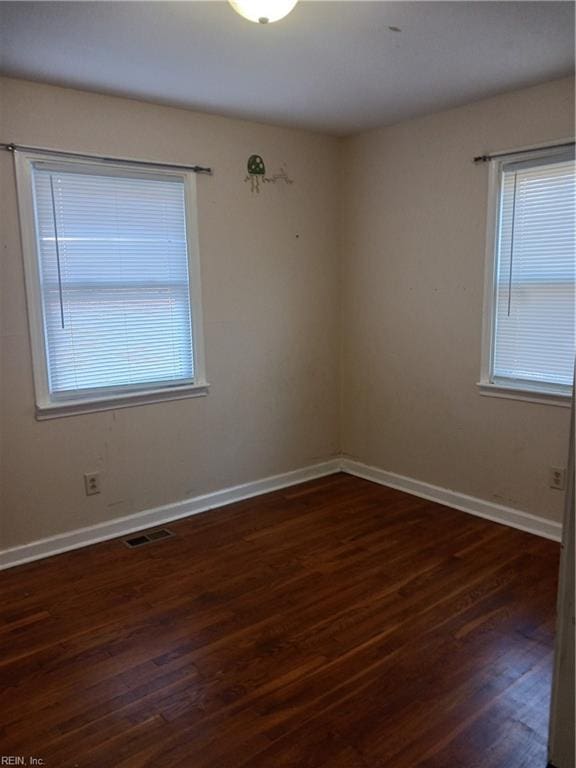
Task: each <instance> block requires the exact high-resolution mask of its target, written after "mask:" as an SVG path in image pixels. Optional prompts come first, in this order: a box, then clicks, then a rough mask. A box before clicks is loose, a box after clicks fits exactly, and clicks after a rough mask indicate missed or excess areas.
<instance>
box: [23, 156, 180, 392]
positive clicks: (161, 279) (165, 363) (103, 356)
mask: <svg viewBox="0 0 576 768" xmlns="http://www.w3.org/2000/svg"><path fill="white" fill-rule="evenodd" d="M34 195H35V204H36V219H37V232H38V244H39V256H40V277H41V286H42V297H43V311H44V323H45V329H46V334H45V335H46V352H47V358H48V373H49V386H50V391H51V393H55V394H58V393H61V394H64V393H68V394H69V393H71V392H79V394H82V391H84V392H85V391H86V390H92V389H101V388H123V387H126V388H134V387H138V386H144V385H147V386H148V388H150V385H154V384H158V385H162V386H165V385H167V384H172V383H173V384H182V383H185V382H190V381H192V379H193V376H194V369H193V352H192V337H191V313H190V293H189V285H188V253H187V243H186V212H185V194H184V184H183V181H182V180H180V179H166V180H158V179H156V178H150V177H144V176H142V175H140V176H138V175H137V174H132V175H128V174H126V175H109V174H106V173H101V174H98V172H97V171H95V172H93V173H92V172H89V173H82V172H78V173H76V172H57V171H53V170H50V169H49V168H48V169H45V168H42V167H41V166H40V167H36V168H35V169H34Z"/></svg>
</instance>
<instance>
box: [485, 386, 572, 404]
mask: <svg viewBox="0 0 576 768" xmlns="http://www.w3.org/2000/svg"><path fill="white" fill-rule="evenodd" d="M477 387H478V390H479V392H480V394H481V395H486V396H488V397H501V398H504V399H507V400H523V401H525V402H527V403H540V404H541V405H559V406H562V407H564V408H569V407H570V404H571V402H572V393H571V392H570V391H568V390H567V391H566V392H559V391H557V390H556V391H554V390H553V389H550V390H546V389H536V388H532V387H530V386H529V385H521V384H513V383H510V384H500V383H498V384H495V383H492V382H486V381H481V382H479V383H478V384H477Z"/></svg>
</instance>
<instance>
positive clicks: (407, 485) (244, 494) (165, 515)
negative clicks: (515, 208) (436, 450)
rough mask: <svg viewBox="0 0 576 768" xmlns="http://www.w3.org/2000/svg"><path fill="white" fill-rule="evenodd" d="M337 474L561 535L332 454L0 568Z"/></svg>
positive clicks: (28, 550)
mask: <svg viewBox="0 0 576 768" xmlns="http://www.w3.org/2000/svg"><path fill="white" fill-rule="evenodd" d="M336 472H347V473H348V474H350V475H354V476H356V477H361V478H364V479H365V480H371V481H372V482H374V483H379V484H380V485H386V486H388V487H390V488H396V489H398V490H400V491H405V492H406V493H411V494H412V495H413V496H419V497H421V498H423V499H428V500H429V501H435V502H438V503H439V504H444V505H446V506H448V507H454V508H455V509H460V510H462V511H463V512H468V513H469V514H471V515H476V516H477V517H483V518H486V519H487V520H492V521H493V522H496V523H501V524H503V525H509V526H511V527H512V528H519V529H520V530H521V531H526V532H528V533H533V534H535V535H537V536H543V537H544V538H546V539H552V540H553V541H560V540H561V537H562V526H561V524H560V523H555V522H553V521H551V520H546V519H545V518H542V517H537V516H536V515H530V514H528V513H527V512H521V511H520V510H518V509H512V507H504V506H501V505H499V504H493V503H492V502H490V501H484V500H483V499H479V498H476V497H474V496H467V495H466V494H464V493H459V492H458V491H451V490H449V489H447V488H441V487H439V486H437V485H430V484H429V483H424V482H422V481H420V480H414V479H413V478H411V477H404V476H403V475H396V474H394V473H393V472H386V471H385V470H383V469H379V468H378V467H371V466H369V465H368V464H362V463H361V462H358V461H353V460H351V459H347V458H342V459H338V458H336V459H330V460H329V461H325V462H322V463H321V464H314V465H311V466H308V467H303V468H302V469H296V470H294V471H292V472H285V473H283V474H281V475H273V476H271V477H266V478H263V479H261V480H255V481H253V482H250V483H244V484H243V485H235V486H232V487H230V488H224V489H223V490H221V491H214V492H213V493H207V494H204V495H202V496H195V497H194V498H191V499H185V500H184V501H179V502H176V503H174V504H166V505H165V506H162V507H156V508H155V509H147V510H144V511H143V512H136V513H135V514H133V515H127V516H126V517H120V518H117V519H115V520H109V521H106V522H104V523H99V524H97V525H92V526H89V527H87V528H78V529H77V530H75V531H69V532H67V533H61V534H58V535H56V536H51V537H49V538H46V539H39V540H38V541H33V542H31V543H29V544H23V545H21V546H19V547H13V548H11V549H5V550H3V551H0V570H3V569H5V568H12V567H14V566H16V565H23V564H24V563H29V562H32V561H33V560H40V559H43V558H45V557H51V556H52V555H58V554H60V553H61V552H68V551H70V550H72V549H80V548H81V547H87V546H89V545H90V544H97V543H99V542H101V541H108V540H109V539H116V538H119V537H121V536H125V535H126V534H129V533H135V532H136V531H142V530H145V529H146V528H152V527H154V526H157V525H161V524H163V523H169V522H172V521H173V520H179V519H180V518H183V517H189V516H190V515H197V514H200V513H201V512H207V511H208V510H210V509H214V508H215V507H223V506H225V505H227V504H233V503H234V502H235V501H242V500H243V499H249V498H252V497H253V496H260V495H261V494H263V493H270V492H271V491H277V490H280V489H282V488H287V487H289V486H291V485H297V484H298V483H303V482H306V480H314V479H315V478H318V477H325V476H327V475H332V474H334V473H336Z"/></svg>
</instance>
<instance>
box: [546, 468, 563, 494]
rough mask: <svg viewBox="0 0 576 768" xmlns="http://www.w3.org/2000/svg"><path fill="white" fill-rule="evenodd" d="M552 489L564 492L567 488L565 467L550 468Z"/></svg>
mask: <svg viewBox="0 0 576 768" xmlns="http://www.w3.org/2000/svg"><path fill="white" fill-rule="evenodd" d="M549 485H550V488H555V489H556V490H557V491H563V490H564V488H565V487H566V470H565V469H564V467H550V476H549Z"/></svg>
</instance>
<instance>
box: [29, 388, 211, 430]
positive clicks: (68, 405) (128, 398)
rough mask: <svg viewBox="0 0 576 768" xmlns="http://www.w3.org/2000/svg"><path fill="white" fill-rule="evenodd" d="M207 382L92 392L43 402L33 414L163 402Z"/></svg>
mask: <svg viewBox="0 0 576 768" xmlns="http://www.w3.org/2000/svg"><path fill="white" fill-rule="evenodd" d="M209 388H210V385H209V384H207V383H205V384H200V383H198V384H187V385H185V386H181V387H165V388H163V389H149V390H143V391H141V392H134V391H133V392H127V393H125V394H122V393H118V392H116V393H115V394H113V395H107V396H102V395H99V396H93V397H89V398H83V399H78V400H67V401H66V402H60V403H59V402H47V403H42V404H37V405H36V418H37V419H38V420H39V421H43V420H44V419H59V418H62V417H64V416H76V415H78V414H83V413H93V412H95V411H114V410H116V409H117V408H132V407H134V406H136V405H148V404H150V403H163V402H167V401H169V400H184V399H186V398H189V397H203V396H205V395H207V394H208V390H209Z"/></svg>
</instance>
